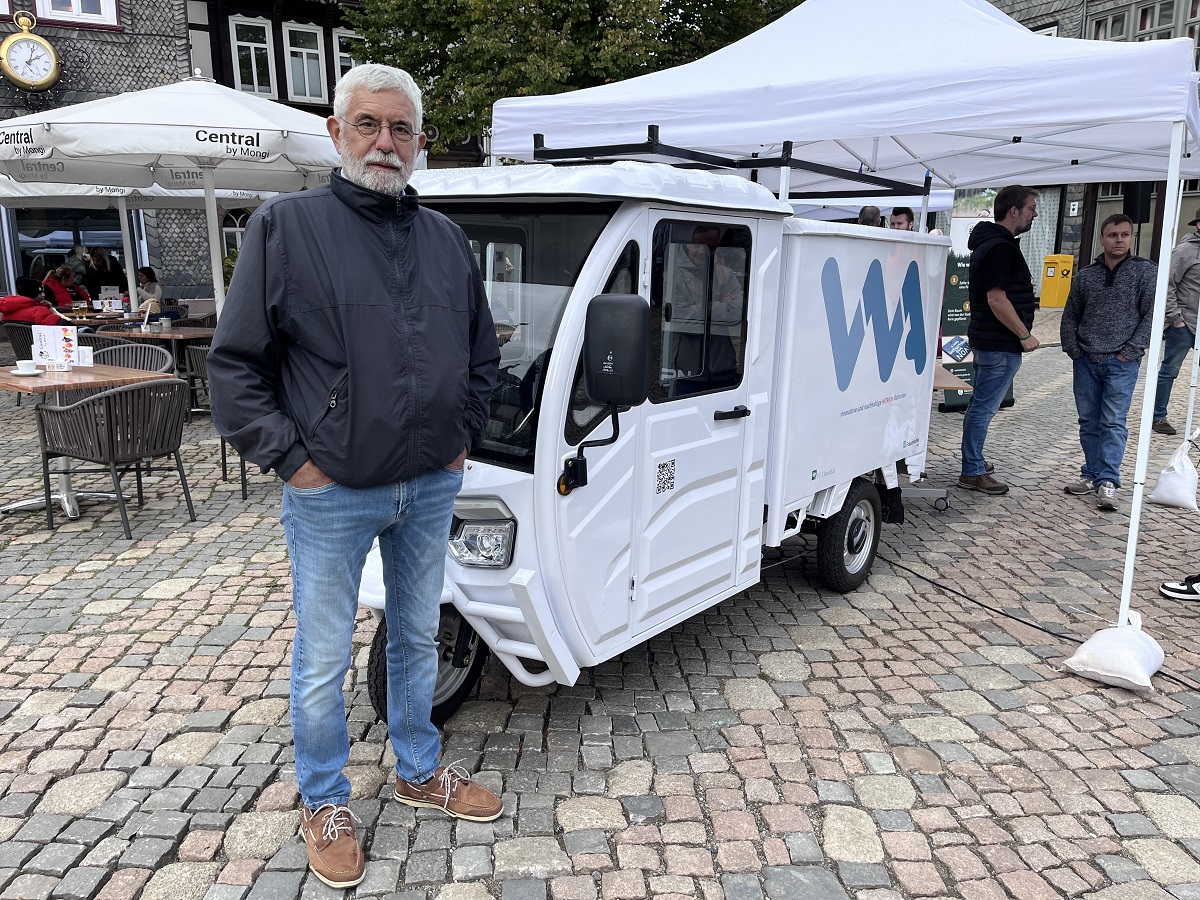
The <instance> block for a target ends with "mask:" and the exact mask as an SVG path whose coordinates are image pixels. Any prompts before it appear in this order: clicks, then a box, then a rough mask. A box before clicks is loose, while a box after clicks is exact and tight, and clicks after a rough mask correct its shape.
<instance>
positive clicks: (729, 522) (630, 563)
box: [360, 162, 949, 724]
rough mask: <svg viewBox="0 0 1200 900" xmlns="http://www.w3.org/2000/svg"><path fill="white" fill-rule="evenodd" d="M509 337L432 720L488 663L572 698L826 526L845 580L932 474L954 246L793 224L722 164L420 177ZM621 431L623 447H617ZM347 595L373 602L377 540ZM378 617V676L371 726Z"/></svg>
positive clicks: (850, 582) (461, 542) (849, 583)
mask: <svg viewBox="0 0 1200 900" xmlns="http://www.w3.org/2000/svg"><path fill="white" fill-rule="evenodd" d="M414 185H415V187H416V188H417V189H418V191H419V192H420V194H421V198H422V202H423V203H424V204H426V205H427V206H429V207H431V208H433V209H437V210H439V211H441V212H443V213H445V214H446V215H448V216H449V217H450V218H451V219H453V220H454V221H455V222H457V223H458V224H459V225H460V226H461V227H462V228H463V230H464V231H465V232H466V234H467V236H468V238H469V239H470V241H471V243H472V246H473V247H474V248H475V250H476V253H477V255H478V259H479V266H480V270H481V271H482V273H483V276H484V280H485V282H486V284H487V289H488V293H489V299H490V301H491V307H492V314H493V318H494V319H495V321H496V330H497V336H498V338H499V339H500V341H501V342H502V346H501V362H500V374H499V380H498V383H497V385H496V389H495V392H494V394H493V396H492V408H491V420H490V422H489V423H488V428H487V434H486V437H485V440H484V443H483V446H482V447H481V448H479V450H478V451H476V452H475V453H473V454H472V455H471V457H470V459H469V460H468V461H467V467H466V474H465V478H464V481H463V488H462V493H461V494H460V495H459V497H458V500H457V501H456V503H455V509H454V522H453V528H452V533H451V534H450V535H449V543H448V546H447V559H446V576H445V583H444V587H443V589H442V604H443V606H442V610H443V615H442V629H441V634H440V642H441V652H442V663H441V667H440V671H439V680H438V687H437V692H436V696H435V708H434V719H435V721H437V722H438V723H439V724H440V722H442V721H444V720H445V719H446V718H448V717H449V716H450V714H451V713H453V711H454V710H455V709H456V708H457V707H458V706H459V705H460V704H461V703H462V701H463V700H464V699H465V698H466V697H467V695H468V694H469V692H470V691H471V689H472V688H473V687H474V685H475V683H476V681H477V679H478V678H479V675H480V672H481V671H482V668H483V663H484V658H485V655H486V653H487V651H488V650H490V651H491V652H492V653H494V654H496V656H498V657H499V658H500V660H501V661H502V662H503V663H504V665H505V666H507V667H508V669H509V671H510V672H512V674H513V676H514V677H515V678H517V679H518V680H519V681H521V682H523V683H525V684H529V685H542V684H549V683H552V682H559V683H561V684H573V683H574V682H575V680H576V679H577V678H578V676H579V671H580V668H581V667H584V666H593V665H596V664H598V663H600V662H603V661H604V660H607V659H610V658H611V657H614V656H616V655H617V654H619V653H621V652H622V651H623V650H625V649H626V648H628V647H631V646H634V645H636V644H639V643H641V642H643V641H645V640H646V639H647V638H649V637H651V636H653V635H655V634H657V633H659V632H661V631H664V630H665V629H668V628H670V627H672V626H673V625H675V624H677V623H679V622H681V621H683V620H685V619H687V618H688V617H690V616H693V615H695V614H696V613H698V612H700V611H702V610H704V609H706V608H707V607H710V606H712V605H713V604H715V603H719V602H720V601H721V600H724V599H725V598H726V597H729V596H731V595H732V594H735V593H737V592H739V591H742V590H745V589H747V588H750V587H752V586H753V585H754V584H755V583H757V582H758V580H759V567H760V562H761V558H762V548H763V547H764V546H769V547H774V546H778V545H779V544H780V543H781V542H782V541H784V540H785V539H786V538H788V537H789V536H791V535H794V534H796V533H797V532H799V531H800V529H801V528H802V527H803V526H804V525H805V522H806V520H812V522H813V523H815V529H816V533H817V554H818V569H819V571H820V574H821V576H822V578H823V580H824V581H825V582H826V583H827V584H828V585H829V586H830V587H832V588H834V589H836V590H839V591H848V590H852V589H854V588H855V587H857V586H858V585H859V584H861V583H862V582H863V581H864V580H865V578H866V577H867V575H868V573H869V571H870V568H871V563H872V561H873V560H874V557H875V551H876V547H877V545H878V541H879V530H880V527H881V524H882V522H884V521H885V520H890V519H895V518H897V516H898V515H899V514H900V511H901V510H902V507H901V506H900V502H899V490H898V489H899V486H900V482H901V479H902V478H908V479H910V480H916V479H917V478H919V477H920V476H921V474H922V472H923V470H924V465H925V453H926V439H927V434H928V429H929V415H930V407H931V400H932V393H933V370H934V367H935V366H936V365H937V362H936V360H935V353H936V340H937V333H938V319H939V311H940V308H941V296H942V285H943V279H944V277H945V264H946V256H947V250H948V243H949V242H948V240H947V239H946V238H942V237H933V236H929V235H923V234H915V233H908V232H897V231H889V230H886V229H881V228H866V227H860V226H855V225H838V224H828V223H823V222H816V221H808V220H803V219H797V218H794V217H792V215H791V209H790V207H788V205H787V204H786V203H781V202H780V201H779V200H777V199H776V198H775V196H774V195H772V194H771V193H770V192H769V191H768V190H766V189H765V188H763V187H762V186H760V185H758V184H754V183H752V182H750V181H747V180H745V179H743V178H739V177H737V176H734V175H728V174H716V173H709V172H700V171H691V170H685V169H679V168H673V167H670V166H665V165H652V164H644V163H634V162H617V163H612V164H608V165H592V166H579V167H553V166H547V165H523V166H511V167H497V168H483V169H447V170H437V171H424V172H418V173H417V175H416V177H415V178H414ZM614 438H615V439H614ZM360 601H361V602H362V603H363V604H365V605H367V606H370V607H372V608H373V609H374V610H376V611H377V612H378V611H380V610H381V609H382V606H383V587H382V580H381V572H380V566H379V559H378V553H377V551H374V550H373V551H372V554H371V557H369V558H368V561H367V566H366V568H365V570H364V576H363V584H362V590H361V593H360ZM385 642H386V631H385V623H384V621H383V619H382V616H380V618H379V631H378V634H377V635H376V639H375V642H374V644H373V645H372V648H371V653H370V664H369V677H368V685H369V687H370V694H371V698H372V701H373V703H374V706H375V709H376V710H377V711H378V712H379V714H380V715H381V716H383V715H385V714H386V696H385V691H386V678H385V674H386V669H385V667H386V659H385V655H384V645H385Z"/></svg>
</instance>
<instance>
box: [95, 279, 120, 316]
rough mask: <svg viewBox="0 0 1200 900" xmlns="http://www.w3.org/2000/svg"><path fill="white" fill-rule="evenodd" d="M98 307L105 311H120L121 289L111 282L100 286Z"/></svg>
mask: <svg viewBox="0 0 1200 900" xmlns="http://www.w3.org/2000/svg"><path fill="white" fill-rule="evenodd" d="M100 308H101V309H102V310H104V311H105V312H120V311H121V310H122V308H123V305H122V303H121V289H120V288H119V287H117V285H115V284H113V285H108V286H106V287H101V288H100Z"/></svg>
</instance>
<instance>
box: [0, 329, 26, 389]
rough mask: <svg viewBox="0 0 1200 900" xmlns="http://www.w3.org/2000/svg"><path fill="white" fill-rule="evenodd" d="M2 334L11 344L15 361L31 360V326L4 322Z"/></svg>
mask: <svg viewBox="0 0 1200 900" xmlns="http://www.w3.org/2000/svg"><path fill="white" fill-rule="evenodd" d="M3 324H4V333H5V334H6V335H7V336H8V342H9V343H10V344H12V348H13V353H15V354H16V358H17V359H33V326H32V325H24V324H22V323H20V322H5V323H3ZM20 405H21V395H20V394H17V406H20Z"/></svg>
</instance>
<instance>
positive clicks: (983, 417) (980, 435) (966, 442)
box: [962, 350, 1021, 475]
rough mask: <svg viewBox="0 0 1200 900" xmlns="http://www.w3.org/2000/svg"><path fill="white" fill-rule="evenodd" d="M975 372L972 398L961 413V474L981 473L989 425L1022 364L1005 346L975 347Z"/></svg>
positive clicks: (1015, 354) (1017, 356) (972, 383)
mask: <svg viewBox="0 0 1200 900" xmlns="http://www.w3.org/2000/svg"><path fill="white" fill-rule="evenodd" d="M972 358H973V359H974V361H975V375H974V378H973V379H972V380H971V402H970V403H968V404H967V412H966V414H965V415H964V416H963V436H962V474H964V475H982V474H983V473H984V467H985V466H986V463H985V462H984V459H983V444H984V441H986V440H987V433H988V426H989V425H991V424H992V418H993V417H994V416H995V415H996V411H997V410H998V409H1000V404H1001V403H1002V402H1004V395H1005V394H1007V393H1008V388H1009V386H1010V385H1011V384H1012V383H1013V379H1014V378H1016V377H1017V369H1019V368H1021V354H1020V353H1009V352H1007V351H1005V350H976V351H974V353H973V355H972Z"/></svg>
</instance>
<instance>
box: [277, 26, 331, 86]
mask: <svg viewBox="0 0 1200 900" xmlns="http://www.w3.org/2000/svg"><path fill="white" fill-rule="evenodd" d="M283 42H284V44H285V45H286V49H287V81H288V99H289V100H295V101H297V102H299V103H324V102H325V98H326V92H325V47H324V44H325V33H324V32H323V31H322V30H321V29H320V28H317V27H314V26H310V25H294V24H291V23H287V24H285V25H284V26H283Z"/></svg>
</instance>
